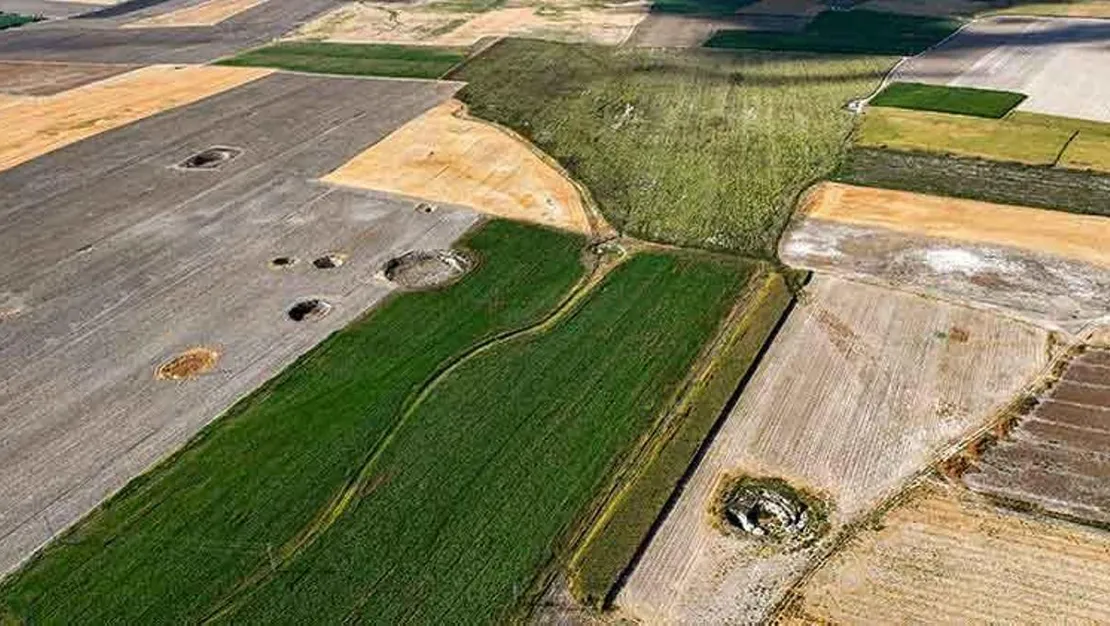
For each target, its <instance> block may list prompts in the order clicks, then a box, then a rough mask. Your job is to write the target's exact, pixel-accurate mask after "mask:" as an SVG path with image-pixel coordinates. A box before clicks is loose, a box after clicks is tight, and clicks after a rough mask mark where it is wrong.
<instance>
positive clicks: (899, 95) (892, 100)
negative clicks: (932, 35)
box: [871, 83, 1025, 119]
mask: <svg viewBox="0 0 1110 626" xmlns="http://www.w3.org/2000/svg"><path fill="white" fill-rule="evenodd" d="M1023 100H1025V95H1024V94H1020V93H1015V92H1012V91H995V90H993V89H975V88H972V87H948V86H945V85H926V84H924V83H891V84H889V85H887V86H886V88H884V89H883V90H882V91H880V92H879V93H878V94H876V95H875V97H874V98H872V99H871V106H877V107H896V108H899V109H914V110H917V111H936V112H938V113H952V114H955V115H971V116H974V117H988V118H993V119H998V118H1000V117H1002V116H1004V115H1006V114H1007V113H1009V112H1010V111H1012V110H1013V109H1014V107H1016V106H1017V105H1019V104H1021V103H1022V101H1023Z"/></svg>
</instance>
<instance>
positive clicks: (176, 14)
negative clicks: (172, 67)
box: [123, 0, 266, 28]
mask: <svg viewBox="0 0 1110 626" xmlns="http://www.w3.org/2000/svg"><path fill="white" fill-rule="evenodd" d="M265 1H266V0H208V1H207V2H202V3H200V4H197V5H193V6H188V7H184V8H181V9H178V10H176V11H170V12H169V13H163V14H161V15H155V16H153V17H147V18H143V19H141V20H136V21H134V22H130V23H128V24H125V25H124V26H123V28H169V27H187V26H215V25H216V24H219V23H220V22H222V21H224V20H226V19H229V18H232V17H235V16H236V15H238V14H240V13H242V12H243V11H246V10H247V9H250V8H252V7H255V6H257V5H259V4H262V3H263V2H265Z"/></svg>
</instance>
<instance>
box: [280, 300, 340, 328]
mask: <svg viewBox="0 0 1110 626" xmlns="http://www.w3.org/2000/svg"><path fill="white" fill-rule="evenodd" d="M330 311H331V305H330V304H328V303H327V302H325V301H323V300H321V299H319V298H310V299H308V300H301V301H300V302H298V303H296V304H294V305H293V306H292V307H290V309H289V319H291V320H293V321H294V322H304V321H308V320H314V319H319V318H321V317H324V316H325V315H327V314H328V312H330Z"/></svg>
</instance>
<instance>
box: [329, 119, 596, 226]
mask: <svg viewBox="0 0 1110 626" xmlns="http://www.w3.org/2000/svg"><path fill="white" fill-rule="evenodd" d="M322 180H323V181H324V182H328V183H333V184H337V185H345V186H352V187H363V188H367V189H377V190H381V191H387V192H393V193H399V194H404V195H408V196H415V197H420V198H423V199H425V200H430V201H433V202H446V203H452V204H458V205H465V206H468V207H472V208H474V209H475V210H478V211H481V212H484V213H489V214H493V215H497V216H500V217H506V218H510V219H517V220H524V221H528V222H535V223H538V224H543V225H546V226H554V227H556V228H564V229H567V230H572V231H575V232H580V233H590V231H591V226H590V219H589V217H588V216H587V208H586V206H585V205H584V203H583V201H582V196H581V194H579V191H578V189H577V188H576V187H575V186H574V183H572V182H571V181H569V180H567V178H566V176H565V175H564V174H563V173H562V172H560V171H559V170H558V169H557V168H556V167H553V166H552V165H551V164H549V163H548V162H547V161H545V160H544V159H543V158H542V157H541V156H540V155H537V154H535V153H534V152H533V151H532V149H531V147H530V146H527V145H525V144H523V143H522V142H520V141H518V140H517V138H515V137H512V136H511V135H510V134H509V133H506V132H504V131H503V130H502V129H500V128H497V127H495V126H493V125H491V124H488V123H485V122H483V121H482V120H477V119H473V118H471V117H470V116H469V115H467V113H466V110H465V107H464V106H463V104H462V103H461V102H459V101H457V100H451V101H448V102H445V103H443V104H441V105H439V106H438V107H435V108H434V109H432V110H430V111H428V112H427V113H425V114H424V115H422V116H420V117H419V118H417V119H415V120H413V121H411V122H409V123H408V124H405V125H404V126H402V127H401V128H399V129H397V130H396V131H394V132H393V133H392V134H390V135H389V136H388V137H386V138H385V139H383V140H382V141H379V142H378V143H376V144H374V145H373V146H371V147H370V148H369V149H367V150H366V151H364V152H362V153H361V154H359V155H358V156H356V157H355V158H354V159H352V160H351V161H349V162H347V163H345V164H344V165H343V166H342V167H340V168H339V169H337V170H336V171H334V172H331V173H330V174H328V175H327V176H325V177H324V178H323V179H322Z"/></svg>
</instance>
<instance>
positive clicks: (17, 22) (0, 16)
mask: <svg viewBox="0 0 1110 626" xmlns="http://www.w3.org/2000/svg"><path fill="white" fill-rule="evenodd" d="M42 19H43V18H42V17H38V16H32V15H20V14H18V13H4V12H3V11H0V30H4V29H5V28H17V27H19V26H23V25H24V24H30V23H31V22H38V21H40V20H42Z"/></svg>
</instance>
